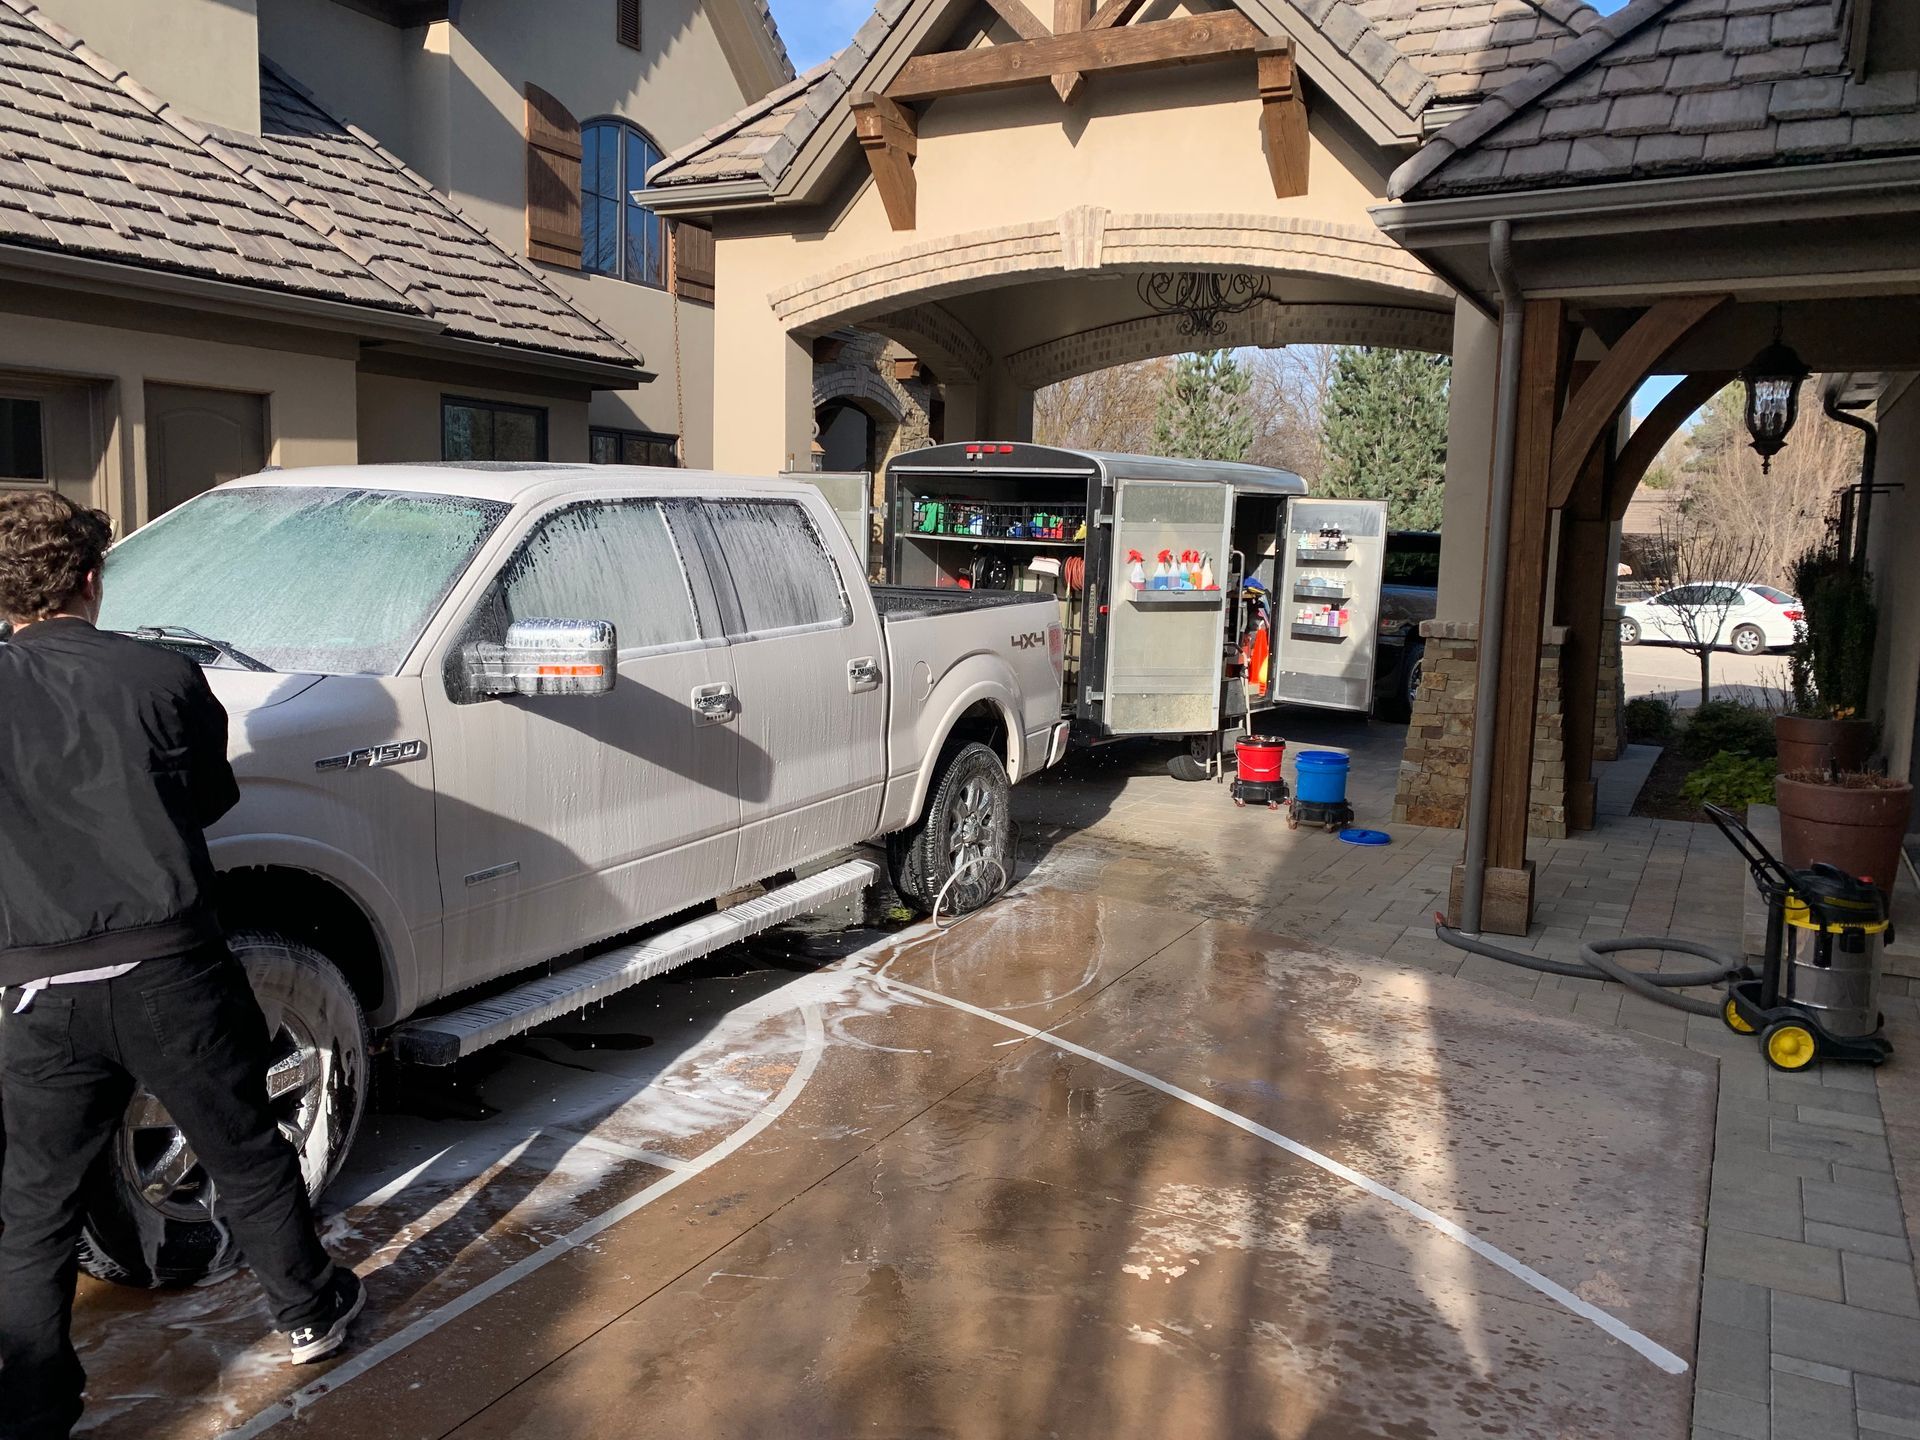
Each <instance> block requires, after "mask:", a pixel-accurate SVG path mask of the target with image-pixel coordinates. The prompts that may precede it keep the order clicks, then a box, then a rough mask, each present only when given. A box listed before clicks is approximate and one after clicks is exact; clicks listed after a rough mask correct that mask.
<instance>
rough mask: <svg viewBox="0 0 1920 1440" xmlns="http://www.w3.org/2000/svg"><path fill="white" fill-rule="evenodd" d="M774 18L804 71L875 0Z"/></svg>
mask: <svg viewBox="0 0 1920 1440" xmlns="http://www.w3.org/2000/svg"><path fill="white" fill-rule="evenodd" d="M771 3H772V5H773V18H774V19H775V20H777V21H778V22H779V24H780V33H781V34H782V35H783V36H785V37H786V41H787V49H788V50H790V51H791V52H792V53H793V63H794V64H795V65H797V66H798V67H799V68H800V69H802V70H808V69H811V68H812V67H813V66H815V65H817V64H819V63H820V62H821V61H822V60H825V59H826V58H827V57H828V56H829V55H832V54H833V53H834V52H835V51H836V50H838V49H839V48H840V47H841V46H842V45H844V44H846V43H847V40H848V39H849V38H850V37H851V36H852V35H853V32H854V31H855V30H858V29H859V28H860V26H861V25H862V24H863V23H864V22H865V20H866V18H867V16H868V15H870V14H872V13H873V4H872V0H771ZM1592 3H1593V5H1594V8H1596V9H1598V10H1601V11H1603V12H1607V13H1611V12H1612V11H1615V10H1618V9H1619V8H1620V7H1621V6H1622V5H1624V4H1626V3H1627V0H1592ZM1673 384H1674V382H1673V380H1672V379H1667V378H1663V379H1655V380H1650V381H1648V382H1647V383H1646V385H1644V386H1642V387H1641V390H1640V394H1639V395H1638V396H1636V397H1635V399H1634V413H1635V414H1636V415H1641V414H1644V413H1646V411H1647V410H1649V409H1651V408H1652V407H1653V406H1654V405H1655V404H1657V403H1658V402H1659V399H1660V397H1661V396H1662V395H1665V394H1666V393H1667V391H1668V390H1670V389H1672V388H1673Z"/></svg>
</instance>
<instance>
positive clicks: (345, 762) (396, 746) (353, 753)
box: [313, 740, 427, 770]
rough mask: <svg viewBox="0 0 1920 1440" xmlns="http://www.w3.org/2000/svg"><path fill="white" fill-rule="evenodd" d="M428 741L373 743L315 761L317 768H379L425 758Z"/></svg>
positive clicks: (314, 766) (314, 764) (315, 767)
mask: <svg viewBox="0 0 1920 1440" xmlns="http://www.w3.org/2000/svg"><path fill="white" fill-rule="evenodd" d="M426 756H427V742H426V741H424V740H396V741H394V742H393V743H392V744H391V745H372V746H369V747H368V748H367V749H365V750H350V751H348V752H347V753H346V754H345V755H329V756H328V757H327V758H326V759H324V760H316V761H314V762H313V768H314V769H316V770H379V769H381V768H383V767H384V766H387V765H405V764H406V763H407V762H408V761H409V760H424V759H426Z"/></svg>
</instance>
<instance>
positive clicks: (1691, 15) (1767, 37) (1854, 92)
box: [1389, 0, 1920, 200]
mask: <svg viewBox="0 0 1920 1440" xmlns="http://www.w3.org/2000/svg"><path fill="white" fill-rule="evenodd" d="M1843 19H1844V15H1840V16H1837V15H1836V12H1835V6H1834V3H1833V0H1633V3H1632V4H1630V5H1628V6H1627V7H1626V8H1625V9H1623V10H1620V11H1617V12H1616V13H1614V14H1612V15H1609V16H1607V17H1605V18H1604V19H1602V20H1601V21H1599V22H1598V23H1597V24H1595V25H1594V26H1592V27H1591V28H1590V29H1589V30H1588V32H1587V33H1586V34H1585V35H1584V36H1583V37H1582V38H1581V39H1580V40H1579V41H1578V42H1576V43H1575V44H1573V45H1570V46H1568V47H1566V48H1565V49H1563V50H1561V51H1560V52H1559V53H1558V54H1556V55H1554V56H1553V57H1552V58H1550V59H1549V60H1547V61H1545V62H1543V63H1542V64H1541V65H1540V66H1538V67H1537V68H1536V69H1535V70H1534V72H1533V73H1531V74H1530V75H1528V76H1527V77H1525V78H1524V79H1522V80H1519V81H1517V82H1515V83H1514V84H1512V85H1509V86H1507V87H1506V88H1505V89H1503V90H1501V91H1500V92H1499V93H1498V94H1497V95H1494V96H1493V97H1492V98H1491V99H1489V100H1487V101H1486V102H1485V103H1483V104H1482V105H1480V106H1479V107H1478V108H1477V109H1475V110H1474V111H1472V112H1471V113H1469V114H1468V115H1466V116H1464V117H1462V118H1461V119H1460V120H1458V121H1456V122H1455V123H1454V124H1452V125H1450V126H1448V127H1447V128H1446V129H1445V130H1443V131H1441V132H1440V134H1439V135H1437V136H1435V137H1434V140H1433V141H1432V143H1431V144H1429V145H1428V146H1427V147H1426V148H1425V149H1424V150H1422V151H1421V152H1420V153H1419V154H1418V155H1416V156H1414V157H1413V159H1411V160H1409V161H1408V162H1407V163H1406V164H1405V165H1403V166H1401V167H1400V169H1399V170H1397V171H1396V172H1395V173H1394V176H1393V180H1392V183H1391V186H1390V188H1389V193H1390V194H1392V195H1394V196H1395V197H1403V198H1408V199H1419V200H1425V199H1433V198H1438V197H1441V196H1447V195H1466V194H1476V193H1486V192H1492V191H1502V190H1532V189H1547V188H1552V187H1556V186H1564V185H1587V184H1593V183H1596V182H1603V181H1612V180H1630V179H1633V180H1637V179H1651V178H1656V177H1659V176H1662V175H1677V174H1688V175H1693V174H1704V173H1710V172H1714V171H1724V170H1751V169H1758V168H1762V167H1769V166H1779V165H1804V164H1813V163H1817V162H1820V161H1830V160H1841V159H1858V158H1862V157H1865V156H1869V155H1885V154H1896V153H1917V152H1920V77H1916V75H1915V74H1914V73H1913V72H1911V71H1907V72H1899V73H1888V74H1883V75H1875V76H1873V77H1872V78H1870V79H1868V80H1866V81H1855V80H1854V79H1853V77H1852V75H1851V73H1850V72H1849V70H1848V68H1847V54H1846V45H1845V43H1844V40H1845V37H1844V36H1843V34H1842V32H1841V28H1840V26H1841V22H1842V20H1843Z"/></svg>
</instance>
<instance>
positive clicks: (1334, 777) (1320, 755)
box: [1293, 750, 1347, 805]
mask: <svg viewBox="0 0 1920 1440" xmlns="http://www.w3.org/2000/svg"><path fill="white" fill-rule="evenodd" d="M1294 777H1295V779H1294V787H1293V796H1294V799H1296V800H1299V801H1302V802H1304V803H1305V804H1308V805H1344V804H1345V803H1346V800H1347V757H1346V756H1344V755H1336V754H1334V753H1333V752H1332V751H1331V750H1303V751H1301V752H1300V755H1299V757H1298V758H1297V759H1296V760H1295V761H1294Z"/></svg>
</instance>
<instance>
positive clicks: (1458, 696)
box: [1393, 620, 1619, 840]
mask: <svg viewBox="0 0 1920 1440" xmlns="http://www.w3.org/2000/svg"><path fill="white" fill-rule="evenodd" d="M1420 634H1421V636H1422V637H1423V638H1424V639H1425V640H1426V642H1427V648H1426V658H1425V659H1424V660H1423V661H1422V663H1421V668H1420V689H1419V692H1418V693H1417V694H1416V695H1415V696H1414V699H1413V716H1412V719H1411V720H1410V721H1409V722H1408V724H1407V747H1406V751H1405V753H1404V754H1403V755H1402V757H1401V760H1400V780H1399V784H1398V786H1397V787H1396V789H1395V792H1394V799H1393V818H1394V820H1395V821H1396V822H1398V823H1399V824H1402V825H1433V826H1438V827H1440V828H1442V829H1458V828H1459V827H1460V826H1462V825H1464V824H1465V823H1466V819H1467V779H1468V774H1469V771H1470V770H1471V768H1472V762H1473V705H1474V692H1475V690H1476V689H1477V688H1478V685H1479V680H1480V627H1479V626H1478V625H1475V624H1473V623H1472V622H1471V621H1450V620H1429V621H1427V622H1426V623H1425V624H1423V625H1422V626H1421V627H1420ZM1565 639H1566V632H1565V631H1564V630H1561V629H1558V628H1556V629H1553V630H1550V631H1548V632H1547V640H1546V643H1545V644H1543V645H1542V646H1541V647H1540V687H1539V693H1538V699H1537V702H1536V704H1535V708H1534V727H1533V777H1532V780H1533V783H1532V790H1531V793H1530V795H1529V796H1528V805H1527V830H1528V833H1529V834H1530V835H1532V836H1534V837H1535V838H1536V839H1542V840H1558V839H1562V838H1564V837H1565V835H1566V833H1567V767H1566V759H1565V752H1564V749H1563V748H1562V747H1563V739H1562V734H1561V723H1562V719H1563V713H1562V709H1561V698H1560V647H1561V645H1562V644H1563V643H1564V642H1565ZM1615 639H1616V645H1615V649H1614V654H1615V656H1616V659H1617V657H1618V654H1619V649H1618V644H1617V641H1618V629H1617V627H1616V631H1615Z"/></svg>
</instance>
